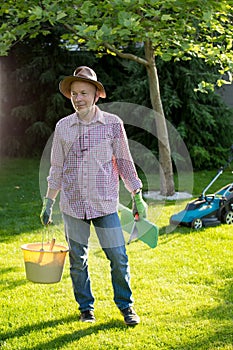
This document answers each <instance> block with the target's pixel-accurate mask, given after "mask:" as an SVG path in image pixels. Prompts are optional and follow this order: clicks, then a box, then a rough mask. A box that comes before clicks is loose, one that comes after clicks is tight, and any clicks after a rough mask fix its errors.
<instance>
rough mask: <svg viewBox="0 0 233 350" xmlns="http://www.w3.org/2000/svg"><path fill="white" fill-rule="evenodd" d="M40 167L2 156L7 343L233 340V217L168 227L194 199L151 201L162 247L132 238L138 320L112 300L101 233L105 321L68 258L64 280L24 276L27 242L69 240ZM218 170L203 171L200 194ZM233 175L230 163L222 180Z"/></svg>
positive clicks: (3, 333)
mask: <svg viewBox="0 0 233 350" xmlns="http://www.w3.org/2000/svg"><path fill="white" fill-rule="evenodd" d="M38 169H39V161H37V160H24V159H16V160H7V159H5V160H2V161H1V168H0V181H1V187H0V216H1V228H0V232H1V235H0V241H1V255H0V266H1V277H0V283H1V289H0V303H1V311H0V312H1V320H0V348H1V349H4V350H13V349H14V350H16V349H17V350H39V349H41V350H45V349H46V350H56V349H69V350H74V349H82V350H90V349H94V350H98V349H99V350H104V349H106V350H113V349H114V350H115V349H119V350H124V349H136V350H137V349H147V350H148V349H151V350H152V349H153V350H156V349H164V350H165V349H169V350H171V349H172V350H189V349H190V350H197V349H199V350H205V349H208V350H215V349H216V350H217V349H218V350H223V349H224V350H229V349H233V345H232V344H233V244H232V238H233V228H232V226H229V225H221V226H217V227H212V228H206V229H205V228H203V229H201V230H199V231H193V230H191V229H189V228H176V229H175V231H173V232H170V233H166V232H167V231H166V227H167V226H168V225H169V218H170V215H171V214H172V213H173V212H174V208H175V211H177V210H178V208H179V209H181V208H184V206H185V204H186V202H187V201H181V202H179V203H178V202H176V203H175V202H174V203H173V202H172V203H171V202H169V203H163V204H160V203H158V202H157V203H156V202H151V203H150V206H149V219H150V220H151V221H153V222H155V223H156V224H157V225H158V226H159V227H160V228H161V230H160V236H159V242H158V247H157V248H155V249H150V248H149V247H148V246H147V245H145V244H144V243H142V242H140V241H139V242H135V243H132V244H131V245H129V246H128V247H127V251H128V255H129V260H130V267H131V285H132V289H133V296H134V299H135V309H136V311H137V312H138V314H139V315H140V317H141V323H140V324H139V325H138V326H136V327H134V328H129V327H127V326H125V325H124V323H123V319H122V316H121V315H120V313H119V311H118V310H117V308H116V307H115V304H114V303H113V300H112V299H113V293H112V287H111V282H110V269H109V264H108V261H107V260H106V258H105V256H104V255H103V252H102V250H101V249H100V247H99V246H98V245H97V243H96V240H95V238H92V240H91V244H90V254H89V267H90V273H91V279H92V289H93V293H94V295H95V298H96V303H95V315H96V318H97V322H96V323H95V324H84V323H81V322H80V321H79V311H78V307H77V305H76V303H75V301H74V297H73V292H72V285H71V280H70V277H69V266H68V259H66V264H65V267H64V272H63V277H62V280H61V282H59V283H56V284H36V283H32V282H30V281H28V280H27V279H26V278H25V268H24V261H23V254H22V251H21V248H20V247H21V245H22V244H25V243H32V242H38V241H41V237H42V235H46V236H47V235H49V237H50V238H51V237H53V236H54V237H55V238H56V240H57V242H60V243H63V244H64V243H65V240H64V237H63V227H62V223H61V222H60V221H59V220H58V219H57V222H55V225H54V226H51V227H50V229H49V230H47V229H45V228H43V227H42V226H41V224H40V220H39V213H40V210H41V197H40V191H39V170H38ZM214 175H215V172H202V173H199V174H195V181H194V182H195V183H194V192H193V193H194V194H195V196H196V195H198V194H199V193H200V192H201V190H202V189H203V187H205V186H206V185H207V184H208V182H209V181H210V180H211V178H212V177H213V176H214ZM229 181H232V174H231V172H230V171H229V172H226V174H223V175H222V176H221V178H220V180H219V182H218V184H217V185H216V186H217V188H216V189H218V188H220V187H222V186H223V185H225V184H226V183H228V182H229ZM158 213H160V214H159V215H158ZM127 237H128V236H127Z"/></svg>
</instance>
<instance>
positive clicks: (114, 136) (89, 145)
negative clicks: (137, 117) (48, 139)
mask: <svg viewBox="0 0 233 350" xmlns="http://www.w3.org/2000/svg"><path fill="white" fill-rule="evenodd" d="M95 108H96V112H95V116H94V119H93V120H92V121H91V122H90V123H88V124H87V123H83V122H82V121H81V120H80V119H79V118H78V115H77V114H76V113H74V114H71V115H69V116H67V117H65V118H63V119H61V120H60V121H59V122H58V123H57V125H56V128H55V132H54V138H53V145H52V152H51V167H50V172H49V176H48V178H47V180H48V186H49V188H50V189H54V190H60V191H61V192H60V209H61V211H62V212H64V213H66V214H67V215H70V216H73V217H76V218H79V219H84V218H87V219H91V218H96V217H99V216H104V215H107V214H111V213H114V212H116V211H117V208H118V200H119V176H120V177H121V178H122V180H123V182H124V184H125V187H126V188H127V190H128V191H129V192H132V191H134V190H136V189H138V188H141V187H142V183H141V180H140V179H139V178H138V176H137V172H136V169H135V166H134V163H133V159H132V156H131V154H130V150H129V146H128V141H127V136H126V133H125V129H124V126H123V122H122V120H121V119H120V118H119V117H118V116H116V115H113V114H110V113H107V112H104V111H101V110H100V109H99V108H98V107H97V106H96V107H95Z"/></svg>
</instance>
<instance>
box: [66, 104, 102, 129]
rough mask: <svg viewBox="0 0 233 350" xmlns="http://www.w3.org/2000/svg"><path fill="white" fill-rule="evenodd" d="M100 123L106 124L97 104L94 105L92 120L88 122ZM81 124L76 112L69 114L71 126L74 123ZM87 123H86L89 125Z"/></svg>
mask: <svg viewBox="0 0 233 350" xmlns="http://www.w3.org/2000/svg"><path fill="white" fill-rule="evenodd" d="M98 122H99V123H102V124H106V120H105V118H104V114H103V112H102V111H101V109H100V108H99V107H97V106H95V116H94V118H93V120H92V121H91V122H90V123H89V124H94V123H98ZM79 123H80V124H81V121H80V120H79V118H78V115H77V113H76V112H75V113H73V114H71V118H70V126H73V125H75V124H79ZM89 124H87V125H89Z"/></svg>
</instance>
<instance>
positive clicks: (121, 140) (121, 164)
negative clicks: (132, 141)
mask: <svg viewBox="0 0 233 350" xmlns="http://www.w3.org/2000/svg"><path fill="white" fill-rule="evenodd" d="M114 134H115V135H114V142H113V153H114V157H115V162H116V165H117V168H118V173H119V175H120V177H121V178H122V180H123V182H124V185H125V187H126V188H127V190H128V191H129V192H133V191H135V190H137V189H138V188H141V187H142V182H141V180H140V179H139V177H138V175H137V171H136V168H135V165H134V162H133V158H132V156H131V153H130V150H129V145H128V139H127V136H126V132H125V129H124V126H123V122H120V123H117V124H116V128H115V133H114Z"/></svg>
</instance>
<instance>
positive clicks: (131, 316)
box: [120, 307, 140, 326]
mask: <svg viewBox="0 0 233 350" xmlns="http://www.w3.org/2000/svg"><path fill="white" fill-rule="evenodd" d="M120 311H121V314H122V315H123V316H124V321H125V324H127V326H136V325H137V324H139V322H140V317H139V316H138V315H137V314H136V312H135V311H134V309H133V308H132V307H127V308H126V309H123V310H120Z"/></svg>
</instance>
